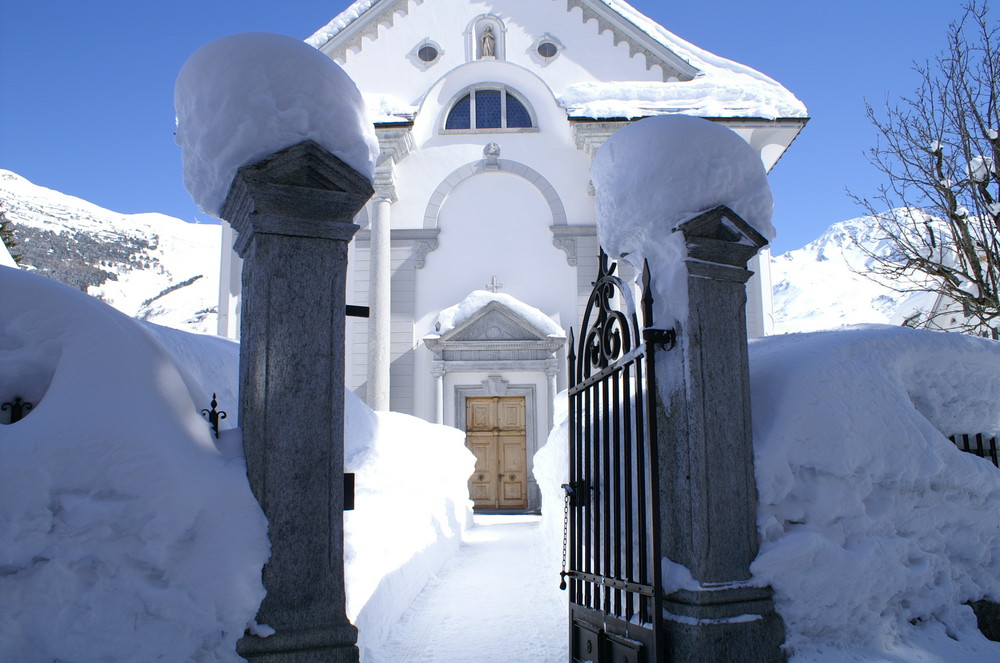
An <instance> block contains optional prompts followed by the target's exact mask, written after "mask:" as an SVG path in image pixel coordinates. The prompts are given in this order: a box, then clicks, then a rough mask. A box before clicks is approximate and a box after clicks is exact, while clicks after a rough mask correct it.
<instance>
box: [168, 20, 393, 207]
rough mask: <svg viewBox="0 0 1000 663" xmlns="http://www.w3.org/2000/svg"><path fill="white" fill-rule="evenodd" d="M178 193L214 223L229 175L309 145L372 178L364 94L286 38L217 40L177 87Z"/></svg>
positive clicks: (188, 66)
mask: <svg viewBox="0 0 1000 663" xmlns="http://www.w3.org/2000/svg"><path fill="white" fill-rule="evenodd" d="M174 107H175V109H176V111H177V134H176V138H175V140H176V141H177V144H178V145H180V146H181V160H182V162H183V166H184V186H185V187H187V190H188V192H190V194H191V197H192V198H193V199H194V201H195V203H197V205H198V206H199V207H200V208H201V209H202V210H203V211H204V212H205V213H207V214H211V215H213V216H218V214H219V210H220V208H221V207H222V204H223V202H225V199H226V195H227V194H228V193H229V187H230V185H231V184H232V181H233V177H234V176H235V175H236V171H237V170H238V169H239V168H240V167H242V166H245V165H247V164H251V163H256V162H257V161H260V160H261V159H263V158H264V157H266V156H268V155H269V154H273V153H274V152H277V151H279V150H282V149H284V148H286V147H290V146H291V145H295V144H297V143H300V142H302V141H303V140H306V139H312V140H314V141H316V142H317V143H319V144H320V145H322V146H323V147H324V148H326V149H327V150H329V151H330V152H331V153H333V154H334V155H336V156H337V157H338V158H340V159H341V160H342V161H344V162H345V163H346V164H348V165H349V166H351V167H352V168H354V169H355V170H357V171H358V172H360V173H361V174H363V175H365V176H367V177H368V178H369V179H371V178H372V177H373V173H374V164H375V158H376V157H377V156H378V151H379V150H378V140H377V139H376V138H375V130H374V127H372V125H371V123H370V122H369V121H368V117H367V111H366V109H365V104H364V101H363V100H362V98H361V93H360V92H359V91H358V88H357V86H355V84H354V81H352V80H351V79H350V77H349V76H348V75H347V74H346V73H344V71H343V69H341V68H340V67H339V66H338V65H337V64H336V63H334V62H333V61H332V60H330V59H329V58H328V57H326V56H325V55H323V54H322V53H320V52H319V51H317V50H316V49H314V48H312V47H311V46H308V45H307V44H304V43H303V42H301V41H299V40H297V39H294V38H292V37H287V36H284V35H276V34H267V33H249V34H239V35H232V36H229V37H223V38H222V39H217V40H216V41H213V42H211V43H209V44H207V45H205V46H203V47H201V48H200V49H198V50H197V51H196V52H195V53H194V55H192V56H191V57H190V58H189V59H188V61H187V62H186V63H185V64H184V66H183V68H181V72H180V74H179V75H178V77H177V83H176V86H175V88H174Z"/></svg>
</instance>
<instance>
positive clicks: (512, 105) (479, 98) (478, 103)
mask: <svg viewBox="0 0 1000 663" xmlns="http://www.w3.org/2000/svg"><path fill="white" fill-rule="evenodd" d="M533 126H534V124H533V123H532V121H531V113H530V112H529V111H528V108H527V106H525V105H524V103H523V102H522V101H520V100H519V99H517V98H516V97H515V96H514V95H513V94H511V93H510V92H509V91H508V90H507V89H506V88H495V87H494V88H484V89H480V90H474V91H473V92H471V93H469V94H467V95H465V96H464V97H462V98H461V99H459V100H458V101H457V102H456V103H455V105H454V106H452V107H451V111H449V113H448V118H447V120H445V123H444V128H445V130H447V131H462V130H470V129H471V130H473V131H479V130H482V131H488V130H490V129H530V128H532V127H533Z"/></svg>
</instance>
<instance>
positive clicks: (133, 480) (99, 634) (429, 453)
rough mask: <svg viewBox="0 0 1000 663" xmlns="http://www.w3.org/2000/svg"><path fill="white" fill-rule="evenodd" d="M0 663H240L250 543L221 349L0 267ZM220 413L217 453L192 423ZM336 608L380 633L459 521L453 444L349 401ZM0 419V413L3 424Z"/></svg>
mask: <svg viewBox="0 0 1000 663" xmlns="http://www.w3.org/2000/svg"><path fill="white" fill-rule="evenodd" d="M0 291H2V292H3V293H4V306H3V308H2V309H0V401H7V400H9V399H11V398H13V397H14V396H15V395H17V396H22V397H23V398H24V399H25V400H27V401H29V402H31V403H34V404H35V408H34V409H33V410H32V411H31V412H29V414H28V416H26V417H25V418H24V419H23V420H22V421H20V422H18V423H17V424H14V425H0V541H2V542H3V545H2V546H0V596H3V597H4V604H5V605H7V606H9V607H11V609H8V610H0V643H2V645H3V650H4V654H3V656H0V658H3V659H4V660H8V658H9V660H12V661H13V660H17V661H28V662H30V663H34V662H35V661H38V662H41V661H52V660H66V661H71V660H72V661H82V660H86V661H97V660H100V661H107V662H109V663H131V662H132V661H154V660H165V661H239V660H241V659H240V658H239V657H238V656H237V655H236V653H235V651H236V649H235V647H236V641H237V640H238V639H239V637H241V636H242V634H243V631H244V627H245V626H246V625H247V623H248V622H251V621H252V620H253V618H254V616H255V615H256V613H257V608H258V606H259V604H260V601H261V599H262V598H263V596H264V588H263V587H262V586H261V582H260V577H261V575H260V574H261V568H262V567H263V564H264V562H265V561H266V559H267V555H268V542H267V538H266V527H267V523H266V522H265V519H264V516H263V514H262V513H261V511H260V508H259V507H258V505H257V502H256V501H255V500H254V498H253V495H252V494H251V492H250V489H249V484H248V482H247V478H246V465H245V462H244V459H243V445H242V439H241V436H240V432H239V430H238V429H236V428H235V426H236V425H237V423H238V421H237V416H238V412H237V401H238V382H237V380H238V366H239V346H238V345H237V344H236V343H234V342H232V341H229V340H227V339H222V338H217V337H212V336H205V335H198V334H189V333H186V332H181V331H177V330H173V329H167V328H164V327H159V326H157V325H152V324H148V323H141V322H138V321H135V320H133V319H131V318H128V317H126V316H124V315H122V314H121V313H118V312H117V311H114V310H113V309H111V308H110V307H108V306H107V305H106V304H104V303H102V302H100V301H99V300H96V299H94V298H92V297H88V296H87V295H84V294H83V293H81V292H79V291H76V290H73V289H70V288H68V287H66V286H63V285H60V284H58V283H55V282H54V281H49V280H48V279H45V278H42V277H39V276H34V275H31V274H29V273H27V272H21V271H18V270H13V269H9V268H0ZM212 393H217V394H218V400H219V408H220V409H223V410H226V411H227V413H228V416H227V418H225V419H223V420H222V421H221V422H220V423H221V428H222V436H221V439H220V440H215V438H214V437H212V435H211V433H210V432H209V428H208V425H207V423H206V422H205V420H204V419H202V418H201V416H200V415H199V414H198V413H199V411H200V409H201V408H204V407H208V405H209V401H210V400H211V396H212ZM346 414H347V416H346V424H345V447H346V449H345V452H346V469H347V470H348V471H353V472H355V473H356V474H357V485H358V491H357V508H356V510H355V511H353V512H349V513H347V514H345V527H346V534H347V536H346V539H347V545H346V548H347V549H346V552H345V562H346V579H347V589H348V613H349V615H350V616H351V617H352V619H355V620H356V623H357V624H358V625H359V626H360V627H361V642H360V646H361V647H362V649H363V650H367V649H368V648H371V647H376V646H377V645H378V644H379V642H380V641H381V640H382V639H384V636H385V633H386V631H387V629H388V628H389V627H390V626H391V625H392V624H394V623H395V622H396V621H397V620H398V619H399V617H400V615H401V614H402V612H403V611H404V610H405V609H406V607H407V606H408V605H409V603H410V602H411V600H412V599H413V597H415V596H416V594H417V593H418V592H419V591H420V589H421V588H422V587H423V586H424V584H426V582H427V581H428V579H429V578H430V577H432V575H433V574H434V573H436V572H437V571H438V570H439V569H440V567H441V565H442V564H443V563H444V561H445V560H446V559H447V558H448V557H449V556H450V555H451V554H452V553H453V552H454V551H455V549H456V548H457V547H458V545H459V543H460V541H461V537H462V534H463V532H464V531H465V529H466V527H467V526H468V525H469V523H470V517H471V502H469V500H468V488H467V486H466V479H467V477H468V476H469V475H470V474H471V473H472V469H473V465H474V459H473V457H472V454H471V453H469V451H468V450H466V448H465V446H464V438H463V436H462V434H461V433H460V432H459V431H457V430H455V429H452V428H447V427H444V426H435V425H432V424H428V423H426V422H424V421H422V420H419V419H415V418H413V417H409V416H405V415H399V414H391V413H386V414H379V415H376V414H375V413H374V412H372V411H371V410H370V409H369V408H367V407H366V406H365V405H364V404H362V403H361V402H360V401H359V400H358V399H357V398H356V397H355V396H353V394H350V393H348V394H347V413H346ZM7 417H8V414H7V413H6V412H4V413H0V421H3V422H6V421H7Z"/></svg>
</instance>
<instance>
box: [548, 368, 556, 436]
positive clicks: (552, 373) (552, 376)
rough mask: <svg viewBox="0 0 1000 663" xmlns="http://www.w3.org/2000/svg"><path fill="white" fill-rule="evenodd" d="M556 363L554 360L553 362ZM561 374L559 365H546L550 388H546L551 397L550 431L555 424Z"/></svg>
mask: <svg viewBox="0 0 1000 663" xmlns="http://www.w3.org/2000/svg"><path fill="white" fill-rule="evenodd" d="M553 363H554V362H553ZM558 375H559V367H558V365H556V366H551V365H550V366H546V367H545V377H546V378H548V380H547V381H546V383H547V385H548V389H546V392H547V395H548V398H549V408H548V410H549V416H548V425H549V431H551V430H552V427H553V426H554V425H555V409H556V376H558Z"/></svg>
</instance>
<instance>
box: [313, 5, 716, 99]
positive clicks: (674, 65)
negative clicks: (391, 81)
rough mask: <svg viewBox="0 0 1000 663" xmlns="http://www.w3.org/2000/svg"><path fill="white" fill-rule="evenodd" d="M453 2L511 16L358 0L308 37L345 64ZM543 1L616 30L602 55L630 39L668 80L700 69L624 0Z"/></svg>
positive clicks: (575, 18)
mask: <svg viewBox="0 0 1000 663" xmlns="http://www.w3.org/2000/svg"><path fill="white" fill-rule="evenodd" d="M449 2H450V3H453V4H455V3H457V4H460V5H467V6H468V8H469V11H468V12H467V13H468V14H469V18H471V17H472V16H474V15H475V14H479V13H481V12H484V11H486V12H489V11H496V12H498V13H502V14H505V15H506V14H508V13H509V8H506V7H505V6H504V3H503V2H497V1H495V2H492V3H489V2H488V3H485V4H484V3H481V2H477V3H473V2H468V1H467V0H357V1H356V2H354V3H353V4H351V5H350V6H349V7H348V8H347V9H345V10H344V11H343V12H341V13H340V14H339V15H338V16H337V17H335V18H334V19H333V20H332V21H330V23H328V24H327V25H326V26H324V27H322V28H320V29H319V30H318V31H317V32H316V33H315V34H314V35H313V36H311V37H310V38H309V39H308V40H307V41H308V42H309V43H310V44H312V45H313V46H315V47H316V48H318V49H320V50H321V51H323V52H324V53H326V54H327V55H329V56H330V57H331V58H333V59H334V60H337V61H338V62H344V61H345V60H346V59H347V58H348V57H349V54H352V53H354V54H357V53H361V52H363V51H364V50H365V46H366V42H370V41H375V40H378V39H381V38H383V37H384V36H385V33H386V31H390V30H392V28H393V27H395V25H396V23H397V21H400V20H406V19H408V18H409V17H410V14H411V13H412V10H413V8H414V6H416V5H427V6H429V7H431V6H435V5H446V4H448V3H449ZM537 2H539V3H540V4H541V3H546V4H555V5H557V6H559V7H560V8H561V9H563V10H564V11H563V16H564V19H565V20H566V21H567V22H570V21H571V22H573V23H574V24H577V25H579V24H581V23H583V24H586V23H587V22H589V21H594V22H595V23H596V24H597V30H598V34H601V33H605V32H610V33H611V34H612V39H611V41H610V44H609V46H611V49H610V50H609V51H608V52H606V53H602V54H601V55H600V56H601V57H617V56H619V54H621V55H624V54H623V53H621V51H620V49H618V48H616V47H617V46H618V45H619V44H621V43H622V42H624V43H626V44H627V45H628V47H629V48H628V58H632V57H635V56H637V55H639V56H642V57H643V58H644V59H645V64H646V68H647V69H651V68H652V67H654V66H659V67H660V69H661V70H662V72H663V80H664V81H667V80H679V81H688V80H692V79H693V78H694V77H695V76H697V75H698V73H699V69H698V68H697V67H696V66H695V65H694V64H692V63H691V62H689V61H687V60H686V59H685V58H684V57H682V56H680V55H678V54H677V53H675V52H674V51H673V50H671V48H670V46H669V45H668V44H667V43H664V41H663V40H662V39H660V38H659V37H658V36H657V35H656V34H655V32H653V31H651V30H649V25H647V24H646V23H645V21H644V19H645V17H643V16H642V14H640V13H639V12H637V11H636V10H635V9H634V8H633V7H631V5H628V4H627V3H626V2H624V0H614V2H611V3H609V2H604V1H603V0H537ZM446 11H447V13H448V14H449V15H452V14H455V13H456V12H455V11H454V8H453V7H449V8H448V9H447V10H446ZM516 18H517V20H518V21H519V22H523V23H524V24H526V25H527V24H530V22H531V20H530V17H529V16H517V17H516ZM463 20H464V19H463ZM645 20H648V19H645ZM650 24H652V22H651V21H650ZM534 29H536V31H539V34H541V33H543V32H553V31H558V30H559V26H558V25H553V24H551V23H545V24H540V25H537V26H534ZM430 36H433V35H430ZM601 44H603V41H602V42H601ZM601 44H598V43H595V44H594V48H597V49H600V45H601ZM590 50H591V53H589V54H588V55H589V56H593V55H594V53H593V52H592V51H593V49H590ZM377 52H378V53H379V57H383V55H382V51H377Z"/></svg>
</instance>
